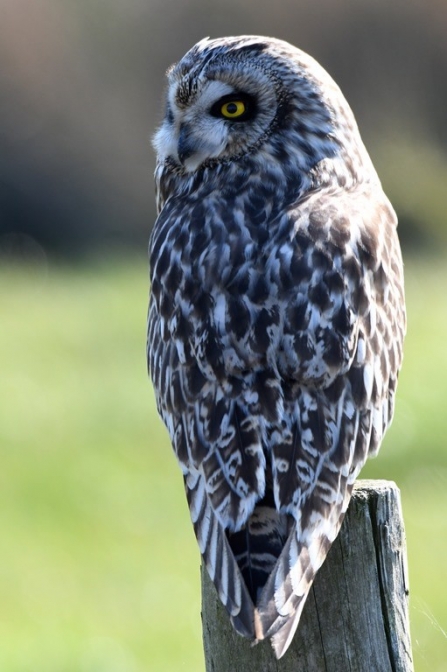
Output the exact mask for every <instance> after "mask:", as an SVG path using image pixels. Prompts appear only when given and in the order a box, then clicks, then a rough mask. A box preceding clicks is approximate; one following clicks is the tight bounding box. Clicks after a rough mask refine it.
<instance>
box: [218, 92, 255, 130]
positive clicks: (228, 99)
mask: <svg viewBox="0 0 447 672" xmlns="http://www.w3.org/2000/svg"><path fill="white" fill-rule="evenodd" d="M233 101H234V102H235V103H236V102H237V101H240V102H242V103H243V104H244V106H245V111H244V113H243V114H241V115H240V116H238V117H234V118H233V119H229V118H228V117H227V116H225V115H224V114H222V107H223V106H224V105H225V104H226V103H228V104H230V103H232V102H233ZM210 114H211V116H213V117H216V118H218V119H225V120H226V121H231V123H236V122H239V121H248V120H249V119H253V117H254V116H256V99H255V97H254V96H251V95H250V94H248V93H238V92H235V93H229V94H227V95H226V96H222V98H219V100H216V102H215V103H214V104H213V106H212V107H211V109H210Z"/></svg>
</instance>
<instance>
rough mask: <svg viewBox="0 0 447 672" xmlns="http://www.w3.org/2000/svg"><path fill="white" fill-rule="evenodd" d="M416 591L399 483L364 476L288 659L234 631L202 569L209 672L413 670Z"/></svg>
mask: <svg viewBox="0 0 447 672" xmlns="http://www.w3.org/2000/svg"><path fill="white" fill-rule="evenodd" d="M408 594H409V592H408V574H407V565H406V546H405V532H404V525H403V519H402V512H401V505H400V493H399V489H398V488H397V486H396V484H395V483H392V482H390V481H359V482H358V483H357V484H356V486H355V488H354V492H353V497H352V500H351V504H350V506H349V509H348V512H347V514H346V518H345V520H344V522H343V525H342V529H341V531H340V534H339V536H338V539H337V540H336V541H335V543H334V544H333V546H332V548H331V550H330V552H329V555H328V557H327V560H326V562H325V563H324V565H323V567H322V568H321V569H320V571H319V572H318V575H317V578H316V580H315V583H314V586H313V589H312V590H311V592H310V594H309V597H308V600H307V602H306V606H305V608H304V611H303V615H302V617H301V622H300V625H299V626H298V631H297V633H296V635H295V639H294V641H293V642H292V645H291V646H290V649H289V650H288V651H287V653H286V654H285V656H284V657H283V658H282V659H281V660H279V661H278V660H276V658H275V656H274V654H273V650H272V648H271V645H270V642H269V641H264V642H261V643H260V644H258V645H256V646H251V644H250V642H249V641H247V640H245V639H244V638H242V637H240V636H238V635H237V634H236V633H235V632H234V631H233V629H232V627H231V625H230V622H229V619H228V617H227V615H226V613H225V610H224V609H223V607H222V605H221V604H220V602H219V599H218V597H217V594H216V591H215V589H214V586H213V584H212V582H211V581H210V579H209V577H208V574H207V572H206V570H204V568H202V625H203V641H204V650H205V664H206V672H345V671H346V672H412V671H413V663H412V654H411V642H410V630H409V620H408Z"/></svg>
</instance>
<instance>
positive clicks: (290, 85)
mask: <svg viewBox="0 0 447 672" xmlns="http://www.w3.org/2000/svg"><path fill="white" fill-rule="evenodd" d="M154 145H155V148H156V151H157V155H158V163H157V168H156V186H157V200H158V209H159V216H158V219H157V221H156V223H155V226H154V229H153V232H152V236H151V240H150V266H151V285H152V295H151V301H150V308H149V333H148V359H149V368H150V373H151V377H152V381H153V384H154V387H155V392H156V397H157V405H158V410H159V412H160V414H161V417H162V418H163V420H164V422H165V424H166V426H167V428H168V430H169V433H170V437H171V441H172V444H173V447H174V450H175V452H176V455H177V458H178V460H179V462H180V466H181V468H182V471H183V475H184V480H185V485H186V493H187V498H188V502H189V507H190V511H191V517H192V522H193V524H194V530H195V534H196V536H197V541H198V544H199V547H200V552H201V554H202V556H203V560H204V563H205V565H206V567H207V569H208V572H209V574H210V576H211V578H212V580H213V582H214V584H215V586H216V589H217V591H218V593H219V597H220V599H221V601H222V602H223V604H224V605H225V607H226V609H227V611H228V613H229V616H230V618H231V621H232V624H233V626H234V628H235V629H236V630H237V632H239V633H240V634H241V635H244V636H245V637H248V638H250V639H253V640H260V639H263V638H265V637H271V638H272V643H273V647H274V649H275V653H276V655H277V657H278V658H279V657H281V656H282V655H283V654H284V653H285V651H286V650H287V648H288V646H289V644H290V642H291V640H292V637H293V635H294V632H295V630H296V628H297V625H298V621H299V618H300V615H301V611H302V608H303V605H304V602H305V600H306V597H307V594H308V592H309V589H310V587H311V585H312V581H313V580H314V578H315V574H316V572H317V571H318V569H319V567H320V566H321V564H322V563H323V561H324V559H325V557H326V555H327V552H328V550H329V548H330V546H331V544H332V542H333V541H334V539H335V537H336V536H337V534H338V531H339V529H340V525H341V523H342V520H343V517H344V514H345V512H346V509H347V506H348V503H349V499H350V495H351V490H352V486H353V483H354V480H355V478H356V477H357V475H358V473H359V471H360V469H361V468H362V466H363V464H364V462H365V460H366V458H367V457H368V456H371V455H374V454H375V453H376V452H377V450H378V448H379V446H380V443H381V440H382V437H383V435H384V432H385V430H386V429H387V427H388V425H389V423H390V421H391V418H392V415H393V407H394V396H395V391H396V383H397V376H398V371H399V368H400V365H401V360H402V341H403V337H404V332H405V309H404V292H403V277H402V261H401V254H400V248H399V243H398V239H397V234H396V217H395V214H394V211H393V209H392V207H391V205H390V203H389V202H388V200H387V198H386V196H385V195H384V193H383V191H382V188H381V185H380V182H379V179H378V177H377V174H376V172H375V170H374V168H373V165H372V163H371V160H370V158H369V156H368V154H367V152H366V149H365V147H364V145H363V143H362V141H361V139H360V135H359V132H358V129H357V125H356V123H355V120H354V116H353V114H352V112H351V110H350V108H349V106H348V104H347V102H346V100H345V99H344V97H343V95H342V93H341V92H340V90H339V88H338V87H337V85H336V84H335V83H334V81H333V80H332V79H331V78H330V76H329V75H328V74H327V73H326V72H325V71H324V70H323V69H322V68H321V67H320V66H319V65H318V64H317V63H316V62H315V61H314V60H313V59H312V58H310V57H309V56H307V55H306V54H304V53H303V52H302V51H300V50H298V49H296V48H295V47H293V46H291V45H289V44H287V43H286V42H282V41H280V40H275V39H271V38H266V37H253V36H243V37H230V38H222V39H216V40H209V39H205V40H202V41H201V42H199V43H198V44H196V45H195V46H194V47H193V48H192V49H191V50H190V51H189V52H188V53H187V54H186V55H185V56H184V57H183V58H182V60H181V61H180V62H179V63H178V64H177V65H175V66H174V67H172V68H171V69H170V70H169V71H168V88H167V101H166V113H165V117H164V119H163V122H162V124H161V126H160V128H159V130H158V131H157V133H156V134H155V138H154Z"/></svg>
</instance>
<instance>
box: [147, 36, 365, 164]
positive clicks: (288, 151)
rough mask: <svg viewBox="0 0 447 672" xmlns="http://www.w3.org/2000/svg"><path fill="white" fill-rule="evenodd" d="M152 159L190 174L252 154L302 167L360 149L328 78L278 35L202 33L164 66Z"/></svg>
mask: <svg viewBox="0 0 447 672" xmlns="http://www.w3.org/2000/svg"><path fill="white" fill-rule="evenodd" d="M167 77H168V89H167V100H166V112H165V117H164V119H163V122H162V124H161V126H160V128H159V129H158V131H157V132H156V134H155V136H154V141H153V142H154V147H155V149H156V151H157V155H158V161H159V163H169V164H170V165H171V166H174V167H175V168H176V169H177V170H178V171H180V172H184V173H186V174H191V173H193V172H194V171H196V170H197V169H199V168H200V167H203V166H204V167H212V166H214V165H218V164H222V163H228V162H234V161H237V160H240V159H241V158H242V157H244V156H246V155H247V154H251V155H253V154H254V153H256V154H258V155H259V157H260V158H261V160H262V157H263V156H265V158H266V159H268V160H270V161H271V160H272V159H274V158H275V157H276V159H277V160H278V161H280V162H286V163H290V164H293V165H294V166H295V167H299V169H300V170H302V171H308V170H310V169H312V168H313V167H314V166H315V165H316V164H317V163H318V162H320V161H321V160H323V159H333V158H337V157H341V156H342V155H343V156H344V155H346V156H349V154H351V156H352V153H353V152H355V153H356V154H357V156H356V157H355V158H356V161H357V162H358V158H359V157H358V154H359V153H361V152H362V148H363V145H362V143H361V140H360V137H359V135H358V131H357V126H356V123H355V121H354V117H353V115H352V112H351V110H350V108H349V106H348V104H347V102H346V100H345V99H344V97H343V95H342V94H341V92H340V89H339V88H338V87H337V85H336V84H335V82H334V81H333V80H332V79H331V77H330V76H329V75H328V74H327V73H326V72H325V71H324V70H323V68H321V66H319V65H318V63H317V62H316V61H314V60H313V59H312V58H311V57H310V56H308V55H307V54H305V53H303V52H302V51H300V50H299V49H296V48H295V47H293V46H291V45H290V44H288V43H286V42H282V41H281V40H275V39H272V38H266V37H256V36H242V37H233V38H220V39H216V40H209V39H205V40H202V41H201V42H199V43H198V44H196V45H195V46H194V47H193V48H192V49H191V50H190V51H189V52H188V53H187V54H186V55H185V56H184V57H183V58H182V60H181V61H180V62H179V63H177V65H175V66H173V67H172V68H170V69H169V70H168V73H167Z"/></svg>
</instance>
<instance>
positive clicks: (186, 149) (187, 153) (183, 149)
mask: <svg viewBox="0 0 447 672" xmlns="http://www.w3.org/2000/svg"><path fill="white" fill-rule="evenodd" d="M196 151H197V145H196V143H195V141H194V138H193V137H192V136H191V133H190V131H189V128H188V126H185V125H184V124H182V125H181V126H180V134H179V139H178V143H177V155H178V160H179V161H180V163H181V164H182V165H185V161H187V160H188V159H189V158H190V157H191V156H192V155H193V154H194V153H195V152H196Z"/></svg>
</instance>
